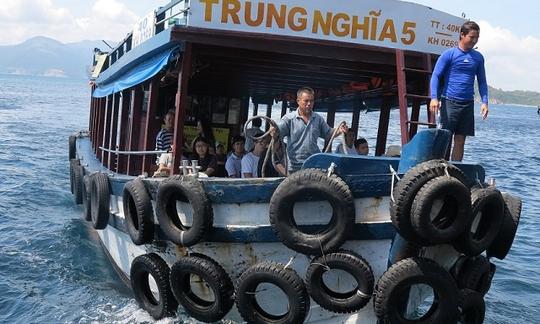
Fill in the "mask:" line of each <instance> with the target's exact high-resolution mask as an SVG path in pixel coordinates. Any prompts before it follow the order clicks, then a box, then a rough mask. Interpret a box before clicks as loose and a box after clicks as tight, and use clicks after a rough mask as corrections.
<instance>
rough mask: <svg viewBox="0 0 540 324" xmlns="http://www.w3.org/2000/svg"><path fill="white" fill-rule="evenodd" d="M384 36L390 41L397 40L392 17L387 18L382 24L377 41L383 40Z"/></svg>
mask: <svg viewBox="0 0 540 324" xmlns="http://www.w3.org/2000/svg"><path fill="white" fill-rule="evenodd" d="M386 38H389V39H390V40H391V41H392V43H395V42H397V35H396V27H395V26H394V21H393V20H392V19H387V20H386V21H385V23H384V26H383V28H382V31H381V35H380V36H379V41H384V40H385V39H386Z"/></svg>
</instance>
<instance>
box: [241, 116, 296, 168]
mask: <svg viewBox="0 0 540 324" xmlns="http://www.w3.org/2000/svg"><path fill="white" fill-rule="evenodd" d="M254 119H264V120H266V122H268V123H269V124H270V126H271V127H273V128H275V129H276V130H279V128H278V126H277V124H276V122H275V121H274V120H272V118H269V117H266V116H262V115H257V116H253V117H251V118H249V119H248V120H246V123H245V124H244V134H247V133H246V131H247V126H248V125H249V123H250V122H251V121H252V120H254ZM271 127H270V128H269V129H268V131H267V132H266V133H264V134H262V135H261V136H251V135H250V136H249V137H251V138H252V139H253V140H254V141H258V140H261V139H263V138H265V137H266V136H268V135H270V131H271ZM278 143H279V145H280V147H284V146H285V143H283V141H282V140H281V139H280V140H279V142H278ZM275 144H276V143H275V141H274V138H272V137H271V139H270V144H269V147H268V149H267V150H266V155H265V156H264V161H263V165H262V170H261V177H263V178H264V176H265V172H264V169H266V164H267V163H268V157H269V156H270V157H271V161H272V167H273V166H274V165H275V162H276V160H275V153H278V152H275V151H276V149H275V148H274V145H275ZM282 156H283V166H284V167H285V173H286V174H285V176H287V175H288V162H289V161H288V159H287V154H285V152H283V154H282Z"/></svg>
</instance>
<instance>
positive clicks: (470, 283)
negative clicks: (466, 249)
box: [456, 255, 493, 295]
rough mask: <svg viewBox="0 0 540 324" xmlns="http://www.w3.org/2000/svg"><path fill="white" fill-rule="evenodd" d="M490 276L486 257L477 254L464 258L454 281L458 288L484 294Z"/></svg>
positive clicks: (489, 284) (489, 283)
mask: <svg viewBox="0 0 540 324" xmlns="http://www.w3.org/2000/svg"><path fill="white" fill-rule="evenodd" d="M492 278H493V276H492V274H491V267H490V263H489V261H488V259H487V258H486V257H484V256H482V255H479V256H477V257H468V258H467V259H465V262H464V263H463V265H462V266H461V269H459V271H458V274H457V277H456V282H457V285H458V287H459V288H460V289H465V288H467V289H472V290H474V291H477V292H478V293H480V294H482V295H485V294H486V293H487V292H488V290H489V288H490V287H491V279H492Z"/></svg>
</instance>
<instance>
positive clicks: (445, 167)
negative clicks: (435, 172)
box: [444, 163, 451, 178]
mask: <svg viewBox="0 0 540 324" xmlns="http://www.w3.org/2000/svg"><path fill="white" fill-rule="evenodd" d="M444 173H445V174H446V177H447V178H451V176H450V173H449V172H448V164H446V163H445V164H444Z"/></svg>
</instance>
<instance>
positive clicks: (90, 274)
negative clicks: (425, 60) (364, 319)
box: [0, 75, 540, 323]
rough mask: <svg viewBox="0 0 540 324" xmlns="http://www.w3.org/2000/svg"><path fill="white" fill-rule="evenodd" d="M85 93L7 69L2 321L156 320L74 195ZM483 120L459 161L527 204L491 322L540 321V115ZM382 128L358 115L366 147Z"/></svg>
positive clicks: (393, 131)
mask: <svg viewBox="0 0 540 324" xmlns="http://www.w3.org/2000/svg"><path fill="white" fill-rule="evenodd" d="M89 96H90V87H89V86H88V84H87V82H86V81H85V80H75V79H59V78H48V77H29V76H9V75H0V323H112V322H114V323H145V322H146V323H150V322H153V320H152V318H151V317H150V316H149V315H148V314H147V313H146V312H145V311H143V310H141V309H139V308H138V306H137V304H136V302H135V300H134V299H133V296H132V294H131V292H130V290H129V289H128V288H127V287H125V286H124V285H123V283H122V282H121V280H120V278H119V277H118V276H117V275H116V273H115V272H114V270H113V268H112V267H111V265H110V263H109V261H108V259H107V257H106V255H105V254H104V252H103V251H102V249H101V247H100V245H99V242H98V240H97V237H96V235H95V234H94V232H93V231H92V229H91V228H90V226H89V224H88V223H87V222H85V221H84V220H82V218H81V214H82V208H81V207H80V206H77V205H75V203H74V201H73V198H72V195H71V193H70V191H69V163H68V150H67V149H68V136H69V135H70V134H72V133H73V132H74V131H77V130H82V129H88V112H89ZM476 110H477V112H478V111H479V108H478V107H476ZM277 111H279V108H278V109H277ZM476 115H477V120H476V136H475V137H471V138H467V143H466V147H465V158H464V160H465V161H478V162H481V163H482V164H483V166H484V167H485V169H486V174H487V176H488V177H490V178H494V179H496V184H497V187H498V188H499V189H500V190H502V191H507V192H509V193H512V194H515V195H518V196H520V197H522V199H523V213H522V218H521V224H520V227H519V231H518V235H517V237H516V240H515V242H514V245H513V248H512V250H511V252H510V254H509V255H508V257H507V258H506V259H505V260H502V261H501V260H497V259H493V260H492V262H494V263H495V264H496V265H497V272H496V274H495V278H494V280H493V285H492V286H491V290H490V291H489V293H488V294H487V296H486V303H487V315H486V323H538V318H540V272H539V271H538V265H539V264H540V244H539V242H540V224H539V222H538V220H539V219H540V194H539V193H538V189H537V188H538V187H539V185H538V184H539V183H540V172H539V167H540V157H539V154H540V141H539V138H540V116H539V115H537V113H536V108H532V107H522V106H512V105H491V106H490V114H489V117H488V119H487V120H486V121H482V120H481V118H479V117H478V113H477V114H476ZM276 116H277V115H276ZM346 118H347V116H346V115H341V114H337V116H336V122H339V121H341V119H346ZM398 118H399V114H398V111H397V110H394V111H392V113H391V122H390V123H391V125H390V129H389V141H388V144H399V124H398ZM377 124H378V114H377V113H368V114H361V116H360V131H359V135H360V136H364V137H366V138H367V139H368V142H369V144H370V150H371V153H370V154H373V152H374V146H375V138H376V127H377ZM368 307H369V306H368ZM159 322H160V323H169V322H173V320H171V319H165V320H161V321H159ZM175 322H180V323H185V322H191V320H189V319H188V318H187V317H185V316H182V315H180V316H179V318H178V319H176V320H175Z"/></svg>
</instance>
